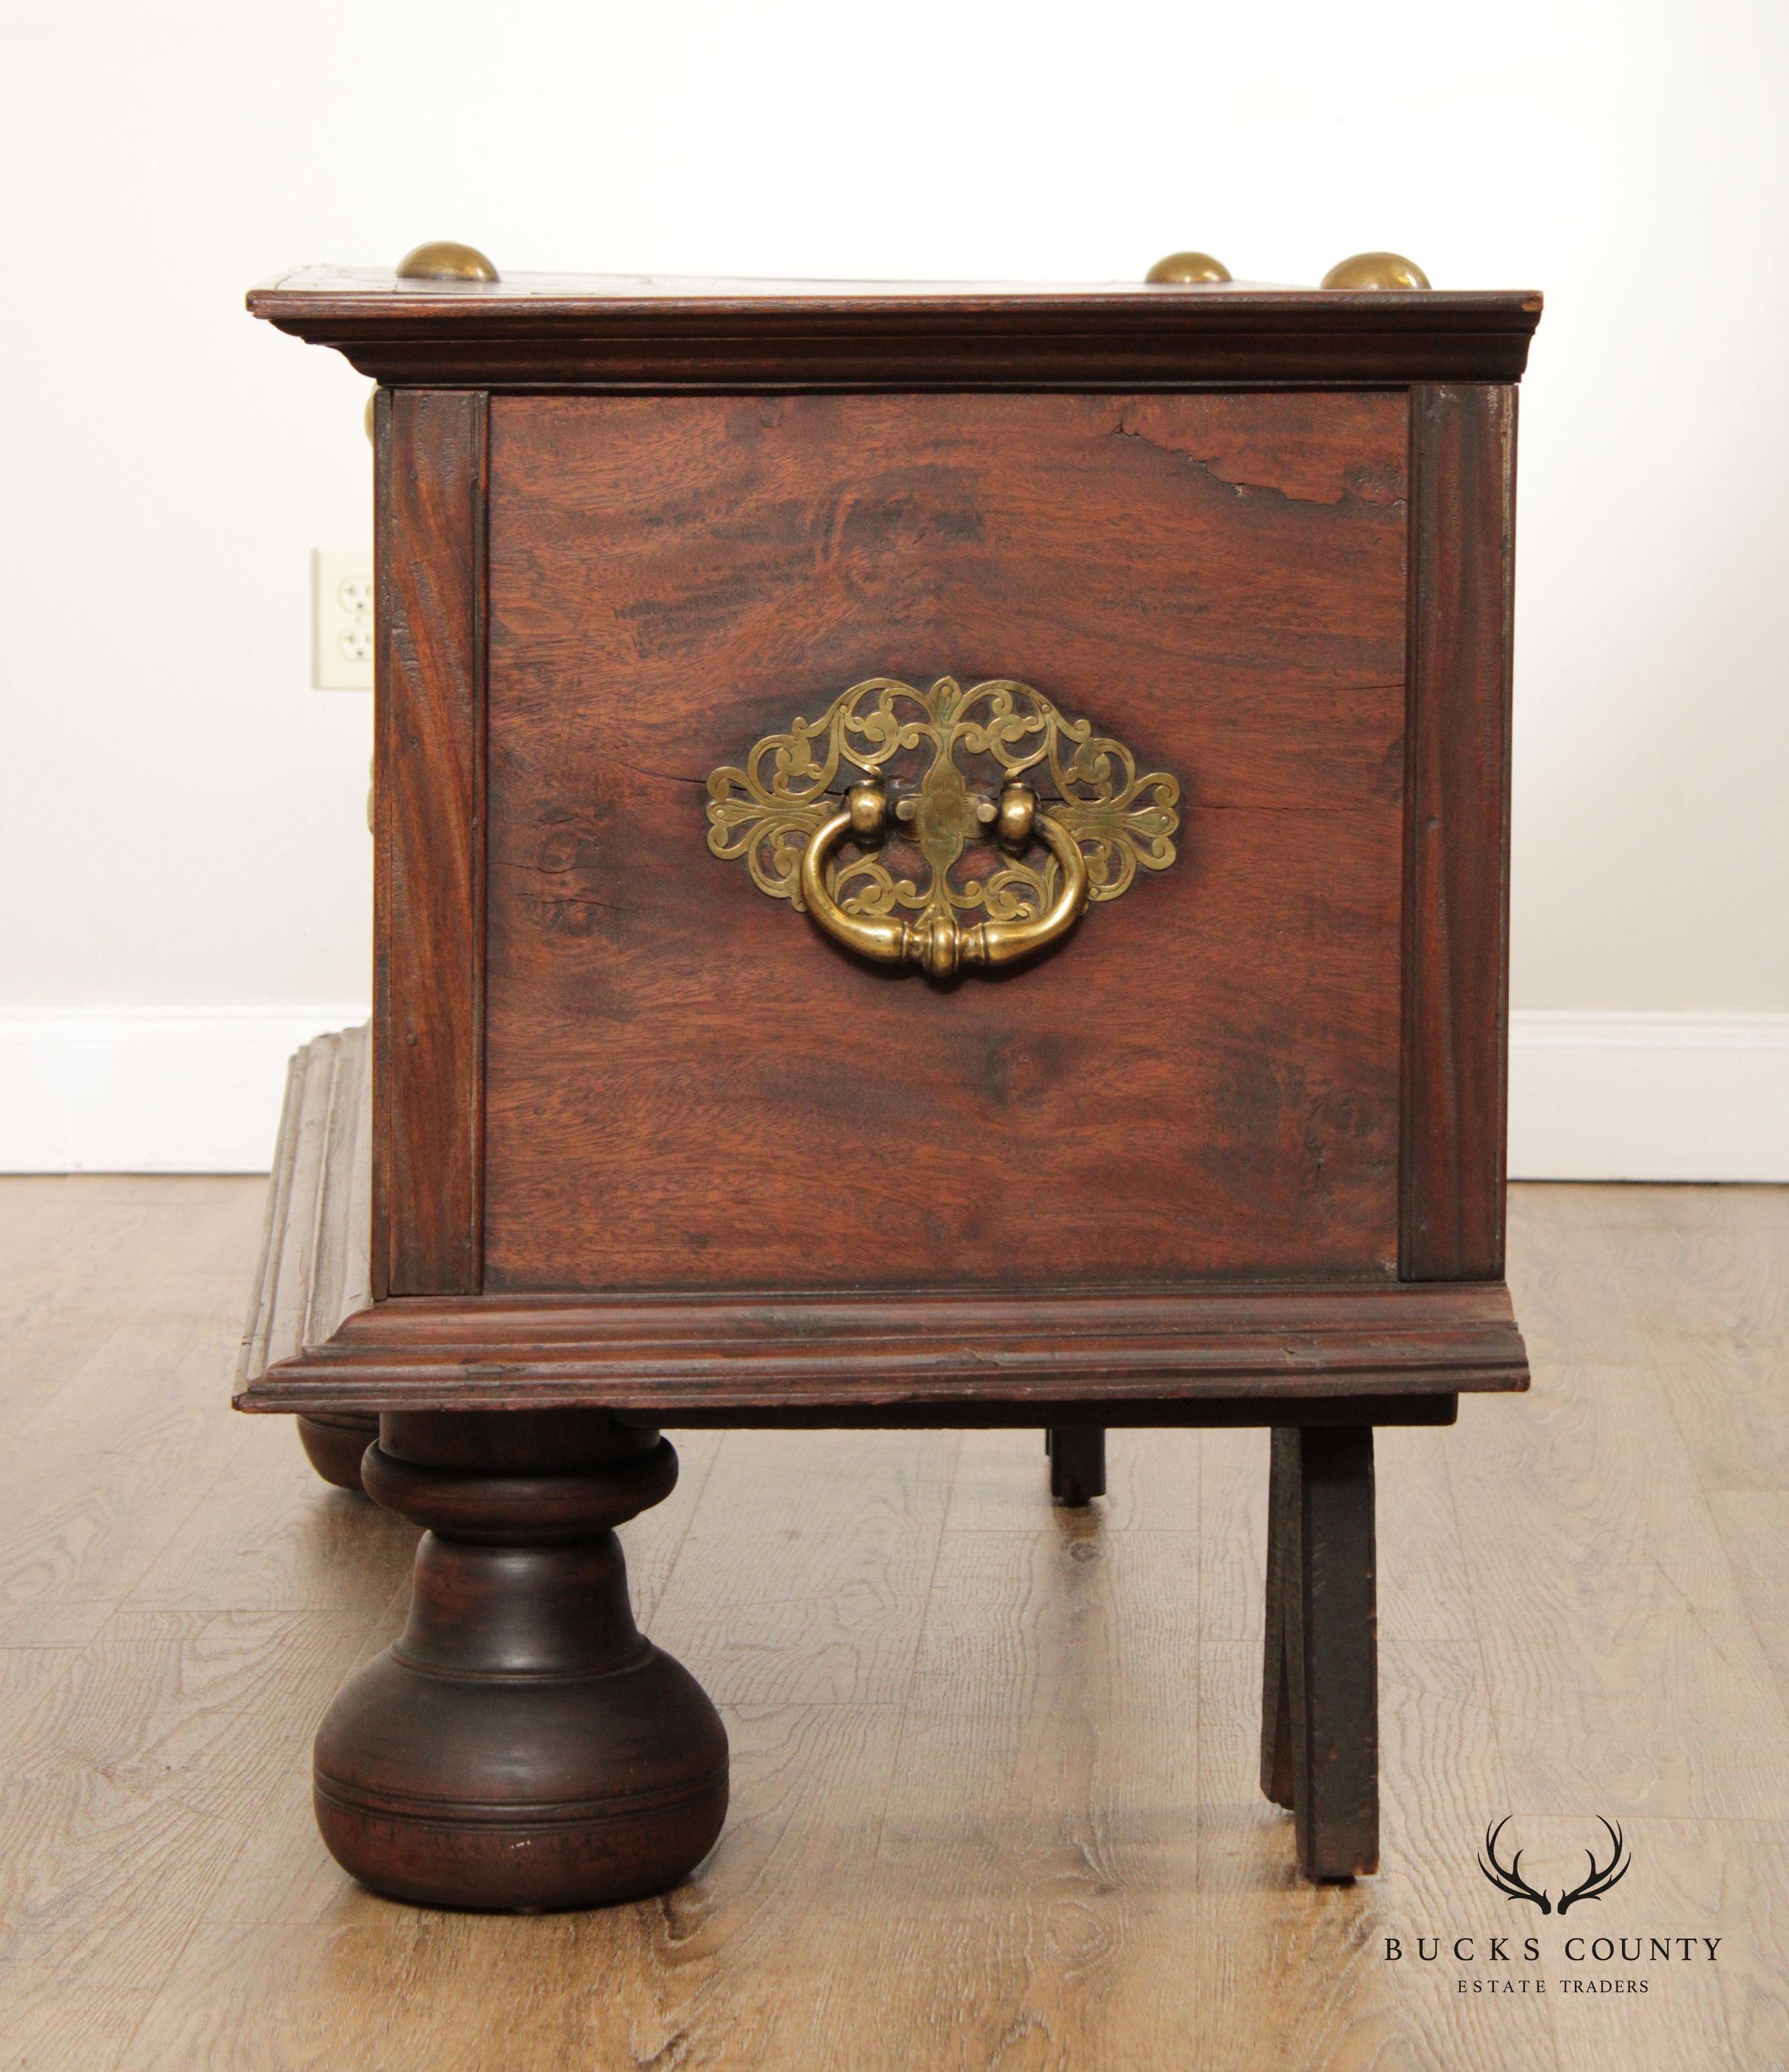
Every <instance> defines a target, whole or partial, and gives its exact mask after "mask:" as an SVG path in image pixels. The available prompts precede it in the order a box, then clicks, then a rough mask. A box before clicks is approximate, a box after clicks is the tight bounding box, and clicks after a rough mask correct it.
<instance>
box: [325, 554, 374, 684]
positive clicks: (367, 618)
mask: <svg viewBox="0 0 1789 2072" xmlns="http://www.w3.org/2000/svg"><path fill="white" fill-rule="evenodd" d="M311 682H312V683H313V684H315V686H316V687H317V689H319V691H370V690H371V689H372V548H371V547H313V548H312V549H311Z"/></svg>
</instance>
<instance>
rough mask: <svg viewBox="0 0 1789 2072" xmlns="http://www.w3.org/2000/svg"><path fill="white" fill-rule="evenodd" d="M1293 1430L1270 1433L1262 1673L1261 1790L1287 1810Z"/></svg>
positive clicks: (1294, 1558)
mask: <svg viewBox="0 0 1789 2072" xmlns="http://www.w3.org/2000/svg"><path fill="white" fill-rule="evenodd" d="M1297 1565H1298V1433H1297V1432H1296V1431H1294V1430H1290V1429H1280V1430H1277V1431H1276V1432H1275V1433H1274V1434H1273V1465H1272V1466H1271V1467H1270V1468H1269V1471H1268V1486H1267V1620H1266V1629H1267V1630H1266V1640H1267V1646H1266V1650H1265V1657H1266V1659H1265V1663H1264V1666H1263V1670H1262V1676H1261V1790H1263V1791H1264V1792H1265V1794H1267V1796H1268V1797H1269V1799H1272V1800H1273V1803H1274V1804H1275V1805H1276V1806H1283V1807H1285V1808H1286V1810H1287V1811H1288V1812H1289V1811H1291V1810H1292V1803H1293V1800H1292V1684H1291V1669H1290V1664H1289V1662H1288V1660H1287V1658H1286V1593H1287V1590H1288V1588H1289V1582H1290V1578H1291V1577H1292V1574H1293V1570H1294V1569H1295V1568H1296V1567H1297Z"/></svg>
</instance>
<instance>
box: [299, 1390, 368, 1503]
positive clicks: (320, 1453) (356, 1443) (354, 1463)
mask: <svg viewBox="0 0 1789 2072" xmlns="http://www.w3.org/2000/svg"><path fill="white" fill-rule="evenodd" d="M377 1437H379V1420H378V1419H377V1418H376V1417H373V1416H359V1415H356V1413H355V1412H352V1411H342V1412H338V1413H336V1414H335V1415H332V1416H312V1417H301V1418H300V1419H299V1420H298V1442H299V1444H300V1445H302V1447H303V1448H304V1453H305V1458H306V1460H307V1461H310V1463H311V1466H312V1467H314V1468H315V1470H317V1472H318V1474H319V1475H321V1476H322V1477H323V1480H324V1481H325V1482H333V1483H334V1484H335V1486H336V1488H337V1489H345V1490H353V1492H354V1494H356V1496H360V1495H361V1494H364V1491H363V1490H362V1488H361V1485H360V1461H361V1457H362V1456H363V1455H364V1453H365V1452H366V1450H367V1449H368V1446H370V1445H372V1442H373V1441H374V1440H375V1439H376V1438H377Z"/></svg>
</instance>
